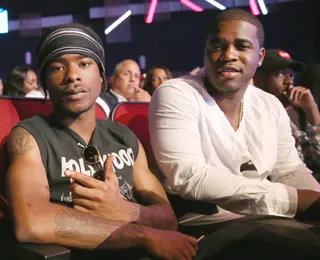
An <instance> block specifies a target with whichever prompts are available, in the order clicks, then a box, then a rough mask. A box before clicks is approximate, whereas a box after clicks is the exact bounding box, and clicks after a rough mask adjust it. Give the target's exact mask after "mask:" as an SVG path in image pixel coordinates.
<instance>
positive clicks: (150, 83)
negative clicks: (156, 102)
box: [144, 65, 173, 95]
mask: <svg viewBox="0 0 320 260" xmlns="http://www.w3.org/2000/svg"><path fill="white" fill-rule="evenodd" d="M172 78H173V77H172V74H171V72H170V70H169V69H168V68H166V67H164V66H160V65H157V66H154V67H152V68H151V69H150V70H149V71H148V72H147V75H146V78H145V81H144V89H145V90H147V91H148V92H149V94H150V95H152V93H153V91H154V90H155V89H156V88H157V87H159V86H160V85H161V84H162V83H163V82H165V81H167V80H168V79H172Z"/></svg>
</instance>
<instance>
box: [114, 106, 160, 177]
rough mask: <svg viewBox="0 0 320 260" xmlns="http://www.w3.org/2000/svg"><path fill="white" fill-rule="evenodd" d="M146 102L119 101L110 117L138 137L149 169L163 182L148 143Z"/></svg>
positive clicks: (147, 107)
mask: <svg viewBox="0 0 320 260" xmlns="http://www.w3.org/2000/svg"><path fill="white" fill-rule="evenodd" d="M148 109H149V103H148V102H121V103H119V104H118V105H117V106H115V107H114V108H113V110H112V111H111V113H110V119H111V120H112V121H116V122H118V123H120V124H123V125H125V126H127V127H128V128H129V129H130V130H131V131H132V132H133V133H134V134H135V135H136V136H137V138H138V139H139V141H140V142H141V144H142V146H143V148H144V150H145V151H146V155H147V160H148V164H149V169H150V170H151V171H152V172H153V173H154V175H155V176H156V177H157V178H158V179H159V180H160V182H162V183H163V174H162V173H161V171H160V170H159V168H158V166H157V163H156V160H155V158H154V154H153V151H152V148H151V143H150V134H149V125H148Z"/></svg>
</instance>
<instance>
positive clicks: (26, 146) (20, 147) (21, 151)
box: [8, 127, 34, 156]
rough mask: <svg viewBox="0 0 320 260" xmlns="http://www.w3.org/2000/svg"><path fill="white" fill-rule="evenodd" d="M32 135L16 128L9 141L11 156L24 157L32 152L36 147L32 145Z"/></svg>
mask: <svg viewBox="0 0 320 260" xmlns="http://www.w3.org/2000/svg"><path fill="white" fill-rule="evenodd" d="M30 136H31V135H30V133H29V132H28V131H26V130H25V129H23V128H20V127H17V128H15V129H14V130H13V131H12V132H11V135H10V137H9V140H8V151H9V154H10V156H22V155H25V154H26V153H28V152H29V151H31V150H32V149H33V148H34V147H33V146H32V145H31V137H30Z"/></svg>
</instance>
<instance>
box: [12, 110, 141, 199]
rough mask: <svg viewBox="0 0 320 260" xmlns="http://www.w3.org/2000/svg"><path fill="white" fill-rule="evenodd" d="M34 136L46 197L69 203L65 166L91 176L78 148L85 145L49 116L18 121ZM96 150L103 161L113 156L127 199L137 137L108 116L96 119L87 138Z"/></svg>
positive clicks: (131, 181) (136, 152) (69, 196)
mask: <svg viewBox="0 0 320 260" xmlns="http://www.w3.org/2000/svg"><path fill="white" fill-rule="evenodd" d="M16 127H23V128H24V129H26V130H27V131H28V132H29V133H30V134H31V135H32V136H33V137H34V138H35V140H36V142H37V144H38V146H39V149H40V153H41V157H42V162H43V165H44V167H45V169H46V172H47V178H48V182H49V186H50V200H51V201H52V202H56V203H63V204H69V203H72V195H71V194H70V192H69V190H68V185H69V184H70V179H69V178H67V177H65V176H64V172H65V170H67V169H70V170H74V171H78V172H81V173H83V174H86V175H89V176H92V174H93V169H92V167H89V166H88V165H86V163H85V161H84V160H83V158H82V156H81V152H82V151H83V149H84V147H85V146H86V145H87V144H86V143H85V141H84V140H83V139H82V138H81V137H80V136H79V135H78V134H77V133H76V132H74V131H73V130H71V129H70V128H68V127H65V126H63V125H61V124H60V123H58V122H57V121H56V120H55V118H54V117H53V116H48V117H45V116H35V117H32V118H30V119H26V120H23V121H21V122H19V123H18V124H17V125H16ZM89 145H94V146H96V147H97V148H98V150H99V151H100V154H101V157H102V160H103V162H104V161H105V160H106V158H107V156H109V155H110V154H112V155H113V156H114V157H115V160H114V163H113V165H114V168H115V171H116V173H117V176H118V179H119V185H120V190H121V193H122V194H123V195H124V196H125V197H126V198H127V199H128V200H129V201H136V200H135V198H134V196H133V189H132V187H133V176H132V167H133V165H134V162H135V160H136V158H137V155H138V150H139V146H138V140H137V138H136V136H135V135H134V134H133V133H132V132H131V131H130V130H129V129H128V128H127V127H125V126H123V125H121V124H118V123H116V122H112V121H110V120H101V119H97V124H96V128H95V130H94V133H93V135H92V138H91V140H90V142H89Z"/></svg>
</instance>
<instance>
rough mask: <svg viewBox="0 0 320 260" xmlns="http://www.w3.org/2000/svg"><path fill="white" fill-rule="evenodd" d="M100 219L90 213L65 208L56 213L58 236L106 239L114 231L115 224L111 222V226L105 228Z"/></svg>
mask: <svg viewBox="0 0 320 260" xmlns="http://www.w3.org/2000/svg"><path fill="white" fill-rule="evenodd" d="M99 220H100V219H98V218H93V217H92V216H90V215H88V214H84V213H81V212H76V211H74V210H71V209H63V210H61V211H59V212H58V213H57V215H56V236H57V237H60V238H76V237H79V236H86V237H87V238H90V237H91V238H98V239H106V238H107V237H108V236H109V235H110V234H111V233H112V232H113V231H114V225H112V223H110V227H107V228H106V229H105V228H103V226H99V224H100V225H101V224H102V223H99ZM101 228H103V229H101Z"/></svg>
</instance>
